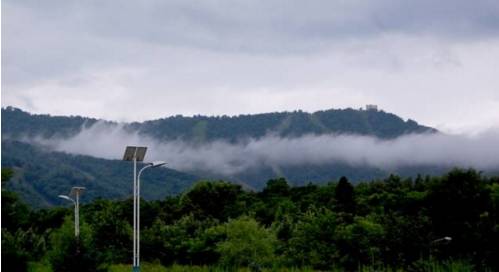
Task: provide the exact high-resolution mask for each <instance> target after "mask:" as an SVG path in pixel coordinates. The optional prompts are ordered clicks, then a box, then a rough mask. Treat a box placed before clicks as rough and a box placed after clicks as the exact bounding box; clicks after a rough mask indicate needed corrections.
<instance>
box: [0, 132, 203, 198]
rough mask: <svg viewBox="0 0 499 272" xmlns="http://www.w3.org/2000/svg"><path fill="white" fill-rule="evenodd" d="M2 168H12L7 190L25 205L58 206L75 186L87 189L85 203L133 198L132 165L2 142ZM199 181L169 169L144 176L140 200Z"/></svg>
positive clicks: (183, 187) (174, 192)
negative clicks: (92, 200) (13, 174)
mask: <svg viewBox="0 0 499 272" xmlns="http://www.w3.org/2000/svg"><path fill="white" fill-rule="evenodd" d="M2 167H12V168H13V169H14V170H15V177H14V178H13V179H12V181H9V183H7V186H8V187H9V188H10V189H12V190H14V191H17V192H20V194H21V196H22V197H23V198H24V199H25V201H26V202H28V203H30V204H31V205H33V206H38V207H43V206H50V205H54V204H59V203H60V202H61V200H60V199H58V198H57V195H59V194H66V193H69V190H70V189H71V187H72V186H84V187H86V188H87V191H86V192H85V194H84V195H83V201H87V200H90V199H94V198H96V197H102V198H126V197H129V196H130V195H131V194H132V177H133V174H132V164H131V163H130V162H125V161H119V160H104V159H98V158H93V157H88V156H80V155H71V154H66V153H61V152H50V151H48V150H43V149H42V148H40V147H36V146H32V145H29V144H26V143H21V142H17V141H2ZM198 179H199V178H198V177H196V176H194V175H190V174H185V173H181V172H178V171H175V170H171V169H167V168H156V169H154V170H150V171H147V172H144V174H143V176H142V178H141V180H142V186H141V191H142V192H141V196H142V197H144V198H146V199H161V198H164V197H165V196H167V195H170V194H178V193H180V192H182V191H184V190H185V189H186V188H188V187H190V186H191V185H192V184H193V183H194V182H195V181H196V180H198Z"/></svg>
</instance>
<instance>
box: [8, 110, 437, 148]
mask: <svg viewBox="0 0 499 272" xmlns="http://www.w3.org/2000/svg"><path fill="white" fill-rule="evenodd" d="M97 121H98V120H96V119H92V118H84V117H80V116H71V117H63V116H50V115H35V114H30V113H28V112H25V111H22V110H20V109H17V108H13V107H7V108H3V109H2V133H3V134H4V136H7V137H13V138H18V137H22V136H44V137H52V136H63V137H64V136H70V135H74V134H76V133H77V132H78V131H79V130H80V129H81V128H82V127H89V126H91V125H93V124H94V123H95V122H97ZM109 123H112V122H109ZM125 128H126V129H130V130H131V131H132V130H133V131H135V130H137V131H140V133H143V134H146V135H149V136H152V137H154V138H156V139H159V140H172V139H179V138H180V139H183V140H185V141H211V140H228V141H237V140H240V139H246V138H260V137H262V136H264V135H266V134H268V133H276V134H278V135H281V136H301V135H304V134H311V133H314V134H323V133H343V134H359V135H371V136H376V137H379V138H395V137H397V136H400V135H403V134H407V133H423V132H435V131H436V130H434V129H432V128H429V127H425V126H421V125H419V124H418V123H416V122H415V121H412V120H408V121H404V120H402V119H401V118H400V117H398V116H396V115H394V114H391V113H386V112H384V111H375V110H369V111H366V110H354V109H338V110H335V109H332V110H327V111H317V112H314V113H307V112H302V111H294V112H275V113H264V114H253V115H238V116H231V117H230V116H211V117H209V116H201V115H196V116H193V117H185V116H182V115H177V116H172V117H168V118H163V119H158V120H153V121H146V122H142V123H138V122H135V123H130V124H126V126H125Z"/></svg>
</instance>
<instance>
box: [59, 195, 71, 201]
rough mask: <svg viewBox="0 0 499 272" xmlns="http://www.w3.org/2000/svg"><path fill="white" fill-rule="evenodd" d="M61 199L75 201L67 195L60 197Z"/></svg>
mask: <svg viewBox="0 0 499 272" xmlns="http://www.w3.org/2000/svg"><path fill="white" fill-rule="evenodd" d="M59 197H60V198H62V199H66V200H69V201H73V199H71V198H70V197H69V196H67V195H59Z"/></svg>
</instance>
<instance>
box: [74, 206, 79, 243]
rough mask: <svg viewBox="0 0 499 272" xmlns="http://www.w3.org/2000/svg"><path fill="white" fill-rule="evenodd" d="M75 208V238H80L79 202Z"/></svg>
mask: <svg viewBox="0 0 499 272" xmlns="http://www.w3.org/2000/svg"><path fill="white" fill-rule="evenodd" d="M73 204H74V206H75V219H74V220H75V237H77V238H78V204H77V202H74V203H73Z"/></svg>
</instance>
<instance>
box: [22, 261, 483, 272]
mask: <svg viewBox="0 0 499 272" xmlns="http://www.w3.org/2000/svg"><path fill="white" fill-rule="evenodd" d="M106 269H107V270H106ZM102 270H103V271H108V272H129V271H131V270H132V267H131V265H129V264H113V265H110V266H108V267H107V268H102ZM417 270H418V271H428V272H471V271H474V269H473V266H472V265H470V264H469V263H467V262H465V261H448V262H443V263H437V262H423V263H421V264H420V266H418V268H417ZM28 271H30V272H52V269H51V268H50V266H48V265H46V264H43V263H31V264H30V267H29V270H28ZM141 271H142V272H191V271H192V272H222V271H233V272H251V271H255V270H252V269H250V268H247V267H245V268H232V269H231V268H223V267H216V266H188V265H172V266H169V267H165V266H162V265H161V264H155V263H142V265H141ZM259 271H262V272H311V271H314V270H313V269H311V268H265V269H262V270H259ZM330 271H342V270H341V269H333V270H330ZM359 271H362V272H372V271H386V272H398V271H404V270H401V269H393V268H389V267H386V268H379V267H378V268H373V267H369V266H364V267H359Z"/></svg>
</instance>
